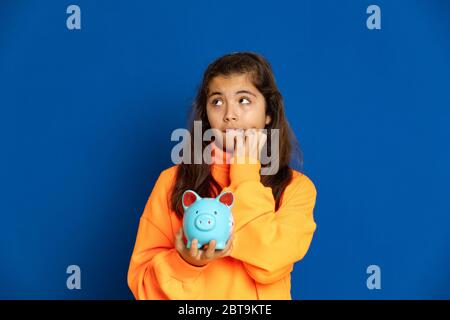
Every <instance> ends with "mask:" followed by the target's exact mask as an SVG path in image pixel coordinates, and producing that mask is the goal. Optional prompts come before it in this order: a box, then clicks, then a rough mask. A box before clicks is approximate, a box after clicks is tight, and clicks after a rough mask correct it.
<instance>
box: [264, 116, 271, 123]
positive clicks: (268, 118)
mask: <svg viewBox="0 0 450 320" xmlns="http://www.w3.org/2000/svg"><path fill="white" fill-rule="evenodd" d="M271 121H272V117H271V116H269V115H266V122H265V123H266V125H267V124H270V122H271Z"/></svg>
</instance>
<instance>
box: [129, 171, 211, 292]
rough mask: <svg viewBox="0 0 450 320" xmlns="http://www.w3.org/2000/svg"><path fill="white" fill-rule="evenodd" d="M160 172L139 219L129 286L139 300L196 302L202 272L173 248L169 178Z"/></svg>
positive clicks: (201, 268) (201, 284) (130, 267)
mask: <svg viewBox="0 0 450 320" xmlns="http://www.w3.org/2000/svg"><path fill="white" fill-rule="evenodd" d="M167 173H168V172H167V171H163V172H162V173H161V175H160V176H159V178H158V180H157V181H156V183H155V186H154V188H153V190H152V193H151V195H150V197H149V199H148V201H147V204H146V206H145V209H144V212H143V214H142V216H141V218H140V222H139V229H138V233H137V237H136V243H135V246H134V250H133V254H132V256H131V261H130V265H129V269H128V277H127V278H128V286H129V288H130V289H131V291H132V292H133V295H134V297H135V298H136V299H138V300H144V299H145V300H148V299H158V300H161V299H162V300H166V299H171V300H173V299H174V300H180V299H187V300H189V299H196V298H197V297H198V296H199V294H201V293H202V292H203V291H204V289H203V287H204V277H203V275H202V271H203V270H204V269H205V268H206V267H207V266H208V265H206V266H203V267H197V266H193V265H191V264H189V263H188V262H186V261H185V260H184V259H183V258H182V257H181V256H180V255H179V253H178V252H177V250H176V249H175V244H174V235H173V233H172V230H171V221H170V216H169V213H170V210H169V205H168V192H169V186H170V181H171V179H170V177H169V175H168V174H167Z"/></svg>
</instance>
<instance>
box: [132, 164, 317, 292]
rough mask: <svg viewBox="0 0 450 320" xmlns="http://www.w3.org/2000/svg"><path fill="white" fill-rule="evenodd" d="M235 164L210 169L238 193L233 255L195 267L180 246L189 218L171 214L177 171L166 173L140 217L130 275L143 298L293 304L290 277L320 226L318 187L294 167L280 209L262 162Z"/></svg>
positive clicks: (159, 180) (235, 193) (235, 203)
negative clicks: (178, 235)
mask: <svg viewBox="0 0 450 320" xmlns="http://www.w3.org/2000/svg"><path fill="white" fill-rule="evenodd" d="M234 160H236V161H234ZM232 161H233V162H232V163H231V164H218V163H213V164H212V165H211V174H212V175H213V177H214V178H215V179H216V181H217V182H218V183H219V184H220V185H221V186H222V188H223V190H222V191H226V190H230V191H232V192H233V194H234V198H235V199H234V205H233V207H232V209H231V211H232V214H233V217H234V222H235V225H234V240H233V249H232V252H231V256H228V257H224V258H219V259H216V260H213V261H212V262H210V263H209V264H207V265H206V266H202V267H196V266H194V265H191V264H189V263H188V262H186V261H185V260H184V259H183V258H182V257H181V256H180V255H179V253H178V252H177V250H176V249H175V246H174V239H175V233H176V232H177V231H178V230H179V228H181V226H182V220H181V219H180V218H178V216H177V215H176V214H175V212H174V211H172V210H171V209H170V196H171V189H172V187H173V184H174V182H175V177H176V172H177V167H178V166H172V167H170V168H168V169H166V170H164V171H162V172H161V174H160V176H159V178H158V179H157V181H156V183H155V186H154V188H153V190H152V192H151V194H150V197H149V199H148V201H147V204H146V206H145V209H144V212H143V214H142V216H141V219H140V223H139V229H138V233H137V238H136V243H135V247H134V251H133V254H132V257H131V261H130V266H129V270H128V286H129V287H130V289H131V291H132V292H133V294H134V297H135V298H136V299H186V300H192V299H200V300H207V299H233V300H254V299H266V300H267V299H291V293H290V291H291V276H290V273H291V271H292V269H293V266H294V263H295V262H297V261H299V260H301V259H302V258H303V257H304V255H305V254H306V252H307V251H308V248H309V246H310V243H311V240H312V237H313V234H314V231H315V229H316V224H315V222H314V218H313V209H314V205H315V201H316V189H315V187H314V184H313V183H312V182H311V180H310V179H309V178H308V177H307V176H306V175H304V174H302V173H300V172H298V171H295V170H293V179H292V181H291V182H290V184H289V185H288V186H287V187H286V189H285V191H284V193H283V196H282V198H281V202H280V208H279V209H278V210H277V211H275V200H274V197H273V195H272V189H271V188H270V187H265V186H264V185H263V184H262V183H261V182H260V169H261V164H260V162H259V161H257V163H256V164H250V163H248V161H247V163H245V164H241V162H240V161H239V160H238V159H233V160H232ZM194 191H195V190H194Z"/></svg>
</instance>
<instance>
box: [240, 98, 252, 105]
mask: <svg viewBox="0 0 450 320" xmlns="http://www.w3.org/2000/svg"><path fill="white" fill-rule="evenodd" d="M245 101H246V102H245ZM239 103H242V104H250V103H251V101H250V100H249V99H247V98H240V99H239Z"/></svg>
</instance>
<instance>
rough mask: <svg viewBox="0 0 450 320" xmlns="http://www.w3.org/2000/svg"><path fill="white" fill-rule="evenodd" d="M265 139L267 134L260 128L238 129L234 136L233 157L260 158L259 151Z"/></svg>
mask: <svg viewBox="0 0 450 320" xmlns="http://www.w3.org/2000/svg"><path fill="white" fill-rule="evenodd" d="M266 141H267V135H266V134H265V133H264V132H263V131H262V130H260V129H247V130H245V131H243V130H241V131H238V133H237V134H236V137H235V144H234V145H235V148H234V154H233V155H234V156H235V157H251V158H253V159H256V160H260V159H261V151H262V148H263V147H264V144H265V143H266Z"/></svg>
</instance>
